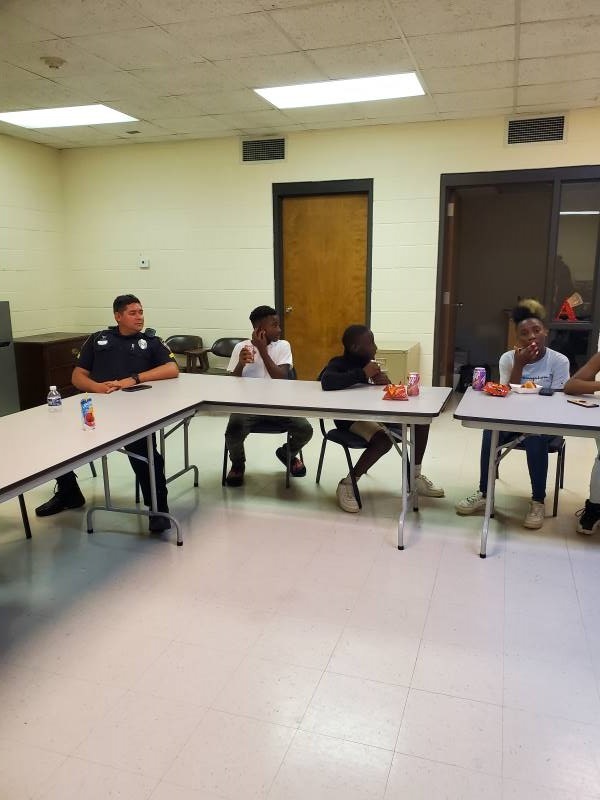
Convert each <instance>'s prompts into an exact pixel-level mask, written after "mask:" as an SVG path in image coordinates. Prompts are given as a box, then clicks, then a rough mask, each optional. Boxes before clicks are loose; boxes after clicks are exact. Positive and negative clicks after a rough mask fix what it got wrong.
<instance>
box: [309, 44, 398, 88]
mask: <svg viewBox="0 0 600 800" xmlns="http://www.w3.org/2000/svg"><path fill="white" fill-rule="evenodd" d="M307 55H308V56H309V57H310V58H311V60H312V61H314V62H315V64H316V65H317V66H318V67H319V69H320V70H321V71H322V72H323V73H324V75H325V76H326V77H327V78H331V79H334V80H335V79H343V78H362V77H368V76H369V75H392V74H393V73H396V72H409V71H412V70H414V64H413V62H412V59H411V57H410V54H409V53H408V51H407V50H406V47H405V46H404V43H403V42H402V39H388V40H387V41H384V42H368V43H362V44H352V45H347V46H344V47H326V48H322V49H319V50H310V51H308V53H307Z"/></svg>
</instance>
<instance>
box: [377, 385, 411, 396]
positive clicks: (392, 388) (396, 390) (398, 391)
mask: <svg viewBox="0 0 600 800" xmlns="http://www.w3.org/2000/svg"><path fill="white" fill-rule="evenodd" d="M383 399H384V400H408V392H407V390H406V386H405V385H404V384H403V383H388V385H387V386H386V387H385V388H384V390H383Z"/></svg>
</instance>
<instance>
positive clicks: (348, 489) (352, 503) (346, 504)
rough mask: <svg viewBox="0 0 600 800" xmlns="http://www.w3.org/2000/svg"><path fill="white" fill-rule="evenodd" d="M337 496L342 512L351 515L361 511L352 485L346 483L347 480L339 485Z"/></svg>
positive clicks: (344, 479)
mask: <svg viewBox="0 0 600 800" xmlns="http://www.w3.org/2000/svg"><path fill="white" fill-rule="evenodd" d="M335 494H336V497H337V501H338V505H339V507H340V508H341V509H342V511H347V512H348V513H349V514H357V513H358V512H359V511H360V508H359V506H358V503H357V502H356V497H354V492H353V490H352V484H351V482H350V481H347V482H346V478H343V479H342V480H341V481H340V482H339V483H338V487H337V490H336V493H335Z"/></svg>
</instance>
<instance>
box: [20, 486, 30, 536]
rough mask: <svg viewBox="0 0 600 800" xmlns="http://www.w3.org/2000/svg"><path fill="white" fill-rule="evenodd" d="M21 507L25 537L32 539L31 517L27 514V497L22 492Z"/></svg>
mask: <svg viewBox="0 0 600 800" xmlns="http://www.w3.org/2000/svg"><path fill="white" fill-rule="evenodd" d="M19 508H20V509H21V519H22V520H23V527H24V528H25V538H26V539H31V527H30V525H29V517H28V516H27V506H26V505H25V498H24V497H23V495H22V494H20V495H19Z"/></svg>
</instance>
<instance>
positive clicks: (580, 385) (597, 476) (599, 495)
mask: <svg viewBox="0 0 600 800" xmlns="http://www.w3.org/2000/svg"><path fill="white" fill-rule="evenodd" d="M598 372H600V353H596V354H595V355H593V356H592V357H591V358H590V360H589V361H588V362H587V363H586V364H584V365H583V367H581V369H580V370H578V371H577V372H576V373H575V375H573V377H572V378H569V380H568V381H567V382H566V383H565V394H593V393H594V392H598V391H600V381H597V380H596V375H597V373H598ZM596 446H597V448H598V458H596V459H594V466H593V467H592V473H591V475H590V496H589V498H588V499H587V500H586V501H585V508H584V509H583V510H582V511H578V512H577V514H578V516H579V521H578V523H577V533H586V534H588V535H591V534H592V533H596V531H597V530H598V529H599V528H600V439H596Z"/></svg>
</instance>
